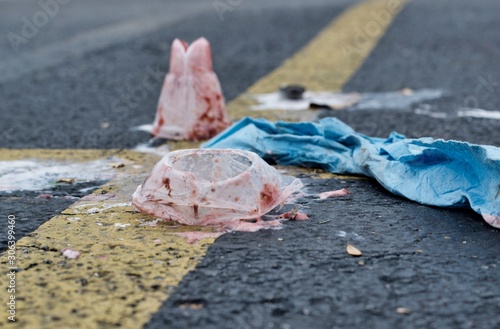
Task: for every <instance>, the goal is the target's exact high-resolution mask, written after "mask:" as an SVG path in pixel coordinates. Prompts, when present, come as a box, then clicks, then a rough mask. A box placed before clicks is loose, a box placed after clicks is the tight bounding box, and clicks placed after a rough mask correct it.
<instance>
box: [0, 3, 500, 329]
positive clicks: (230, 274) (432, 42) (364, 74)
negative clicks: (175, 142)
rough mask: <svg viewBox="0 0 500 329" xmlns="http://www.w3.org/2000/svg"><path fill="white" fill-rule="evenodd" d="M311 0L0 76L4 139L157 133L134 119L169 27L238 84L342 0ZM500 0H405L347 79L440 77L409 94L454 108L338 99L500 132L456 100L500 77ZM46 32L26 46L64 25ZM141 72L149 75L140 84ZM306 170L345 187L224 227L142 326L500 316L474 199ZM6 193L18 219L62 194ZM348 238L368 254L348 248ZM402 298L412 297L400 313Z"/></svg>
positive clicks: (181, 26)
mask: <svg viewBox="0 0 500 329" xmlns="http://www.w3.org/2000/svg"><path fill="white" fill-rule="evenodd" d="M75 3H76V2H75ZM152 3H153V1H152ZM155 3H156V2H155ZM315 3H316V4H315V5H305V4H303V5H302V6H301V5H291V4H290V3H289V2H287V1H276V2H275V4H273V5H264V2H259V3H258V5H251V4H247V3H246V2H244V3H243V4H242V5H241V7H239V8H236V9H235V10H234V11H232V12H228V13H226V16H225V20H224V21H223V22H222V23H221V22H220V21H219V18H218V16H217V15H216V14H215V13H214V12H213V10H212V9H210V8H209V9H210V11H207V12H205V13H203V14H200V15H198V16H196V18H194V19H189V20H185V21H181V22H179V23H177V24H174V25H172V26H169V28H168V29H165V30H161V31H158V32H155V33H150V34H147V35H146V36H145V37H144V38H140V39H134V40H130V41H127V42H124V43H122V44H118V45H113V46H112V47H108V48H105V49H103V50H99V51H95V52H91V53H90V54H86V55H85V56H83V57H81V58H74V59H73V60H71V61H68V62H65V63H64V64H63V65H60V66H58V67H57V68H50V69H44V70H41V71H38V72H36V73H34V74H30V75H26V76H20V77H18V78H16V79H15V80H11V81H3V82H0V94H1V95H2V96H1V97H2V120H0V131H1V132H2V133H1V134H2V138H0V147H11V148H34V147H42V148H65V147H66V148H94V147H95V148H119V147H127V148H131V147H134V146H136V145H137V144H138V143H141V142H144V141H146V140H147V139H148V138H149V136H147V134H145V133H142V132H130V129H131V128H132V127H135V126H138V125H141V124H145V123H150V122H152V119H153V116H154V111H155V106H156V101H157V97H158V95H159V87H160V84H159V82H158V81H156V82H155V80H154V76H156V75H155V74H153V75H151V74H150V71H151V70H152V71H153V72H161V73H163V74H164V73H165V72H166V70H167V64H168V63H167V58H168V49H169V43H170V41H171V40H172V39H173V38H174V37H181V38H185V39H187V40H193V39H195V38H196V37H198V36H200V35H204V36H206V37H207V38H208V39H209V40H210V41H211V42H212V47H213V49H212V51H213V53H214V62H215V70H216V72H217V73H218V75H219V77H220V80H221V82H222V86H223V89H224V92H225V95H226V98H227V99H231V98H233V97H235V96H236V95H238V94H239V93H241V92H243V91H244V90H245V89H246V88H247V87H248V86H249V85H250V84H251V83H253V82H254V81H256V80H257V79H258V78H259V77H261V76H263V75H265V74H266V73H268V72H269V71H270V70H271V69H272V68H274V67H276V66H277V65H279V64H280V62H281V61H282V60H283V59H285V58H286V57H287V56H290V55H291V54H292V53H294V52H295V51H296V50H297V49H299V48H300V47H301V46H303V45H304V44H305V43H306V42H307V41H308V40H309V39H310V38H312V37H313V36H314V34H315V33H316V32H317V31H319V30H320V28H321V27H323V26H324V25H325V24H327V23H328V22H329V21H330V20H331V19H332V18H334V17H335V16H336V15H338V14H339V13H340V12H341V11H342V10H343V9H344V8H345V6H346V3H348V1H343V2H339V3H340V4H339V5H337V4H329V5H325V4H322V1H316V2H315ZM325 3H326V1H325ZM351 3H352V2H351ZM7 4H8V5H9V6H13V4H12V3H9V2H7ZM3 5H4V4H0V6H3ZM70 5H71V4H70ZM70 5H68V6H70ZM94 5H95V6H98V4H97V3H95V4H94ZM156 5H157V6H161V5H158V4H156ZM75 6H76V5H75ZM499 6H500V5H499V4H498V2H497V1H494V0H486V1H482V2H480V3H471V2H467V1H464V0H459V1H451V0H449V1H442V2H440V3H435V2H432V1H430V0H423V1H418V2H416V1H414V2H412V3H410V4H409V5H408V6H407V7H406V8H405V10H404V11H403V12H402V13H401V14H400V16H398V17H397V18H396V21H395V23H394V25H393V26H392V27H391V29H390V30H389V31H388V33H387V34H386V35H385V36H384V38H383V39H382V40H381V42H380V43H379V45H378V46H377V48H376V49H375V51H374V52H373V53H372V55H371V56H370V58H369V59H368V60H367V61H366V63H365V64H364V65H363V66H362V68H361V69H360V71H359V72H358V73H357V74H356V75H355V76H354V77H353V78H352V79H351V81H350V82H349V83H348V84H347V86H346V87H345V90H346V91H391V90H399V89H402V88H405V87H408V88H414V89H419V88H435V89H445V90H447V91H448V92H449V94H448V96H447V97H446V98H443V99H441V100H438V101H434V102H429V103H428V104H419V105H416V107H420V108H425V109H428V110H430V111H436V112H446V113H449V117H448V118H446V119H434V118H431V117H428V116H423V115H417V114H414V113H413V112H398V111H378V112H376V113H372V112H369V111H363V112H349V111H338V112H335V115H336V116H337V117H339V118H340V119H342V120H344V121H345V122H346V123H348V124H350V125H352V126H353V127H354V128H355V129H357V130H359V131H360V132H363V133H366V134H369V135H375V136H384V137H385V136H387V135H388V133H389V132H390V131H392V130H397V131H398V132H401V133H404V134H406V135H407V136H409V137H421V136H424V135H426V136H432V137H442V138H454V139H460V140H466V141H470V142H475V143H484V144H492V145H496V146H500V134H499V131H500V121H495V120H487V119H474V118H458V117H456V116H454V113H456V111H457V110H458V109H459V108H460V107H462V106H464V104H465V103H466V101H465V100H466V99H467V97H469V96H474V90H475V88H477V86H478V85H479V84H480V80H479V77H486V78H488V77H489V76H490V75H491V76H492V78H493V81H496V82H500V71H499V67H498V65H497V62H498V58H499V56H500V40H499V35H498V33H497V32H496V31H498V30H499V29H500V26H499V25H500V22H499V21H498V19H497V14H496V13H498V11H499V9H500V8H499ZM131 10H132V9H131ZM102 11H103V12H107V11H106V8H104V7H103V10H102ZM1 12H2V13H3V11H1ZM4 15H5V14H3V15H2V17H3V16H4ZM20 15H21V14H20ZM61 15H62V16H61V17H66V16H63V13H61ZM82 15H85V14H82ZM120 15H124V16H126V15H127V13H123V14H120ZM113 19H115V20H117V19H118V18H116V17H115V18H113ZM3 21H4V22H5V20H3ZM56 22H57V20H54V23H53V24H56ZM14 23H16V22H14ZM4 24H5V23H4ZM16 24H17V25H19V20H17V23H16ZM85 24H87V23H85V22H83V21H82V28H84V27H85ZM100 24H101V23H98V22H97V23H95V26H100ZM14 25H15V24H14ZM17 25H15V27H16V28H17ZM0 26H3V27H2V32H4V31H7V30H5V29H6V27H5V26H4V25H1V24H0ZM77 27H78V26H77ZM47 31H49V30H47ZM49 32H50V31H49ZM49 32H47V34H50V37H49V36H46V37H44V35H43V34H42V33H41V32H40V36H39V37H37V38H34V39H33V43H32V44H30V46H31V45H33V46H32V47H34V46H36V44H37V43H43V42H42V40H44V38H47V42H48V41H51V40H52V41H53V40H57V39H58V38H59V37H60V36H58V35H57V34H56V35H53V34H52V32H50V33H49ZM70 32H71V31H66V33H70ZM58 33H61V32H58ZM4 42H5V41H4ZM2 52H3V50H2ZM148 68H150V69H151V70H149V69H148ZM148 77H149V78H150V79H151V80H150V81H151V82H153V83H155V85H156V87H154V88H151V89H146V90H145V91H144V89H143V90H142V91H141V86H142V85H141V84H142V81H143V79H145V78H148ZM492 90H493V91H492V92H488V93H486V94H481V95H479V96H481V97H478V107H480V108H483V109H488V110H498V109H499V108H500V85H494V84H493V89H492ZM483 92H484V90H483ZM486 95H487V96H486ZM479 98H481V99H479ZM469 100H470V98H469ZM474 105H475V104H474ZM324 114H325V115H327V114H328V113H324ZM103 123H104V124H103ZM106 123H109V124H110V125H109V128H103V127H106V126H107V124H106ZM304 182H305V183H306V184H307V185H309V188H310V190H311V192H320V191H327V190H332V189H337V188H342V187H347V188H348V189H349V190H350V191H351V192H352V194H351V195H349V196H347V197H342V198H338V199H329V200H314V199H313V198H306V199H304V200H302V201H301V202H302V206H303V210H304V211H305V212H307V213H308V214H309V215H310V217H311V220H310V221H304V222H288V223H287V224H286V227H285V228H284V229H283V230H280V231H261V232H256V233H234V234H227V235H224V236H222V237H221V238H219V239H218V240H217V242H216V243H215V244H214V245H213V246H212V247H210V249H209V251H208V254H207V256H206V257H205V258H204V259H203V261H202V262H201V263H200V265H199V266H198V267H197V269H196V270H195V271H193V272H191V273H190V274H188V275H187V276H186V277H185V279H184V280H183V282H182V283H181V284H180V285H179V287H178V289H177V290H176V292H175V293H174V294H173V295H172V296H171V297H170V299H169V300H168V301H167V302H166V303H165V305H164V306H163V307H162V309H161V310H160V311H159V312H158V313H156V314H155V316H154V317H153V318H152V320H151V321H150V323H149V324H148V325H147V326H146V327H147V328H163V327H168V328H283V329H286V328H381V329H382V328H500V319H499V316H498V314H500V284H499V278H500V256H498V249H499V248H498V247H499V246H498V244H499V238H498V235H499V234H500V231H499V230H495V229H493V228H491V227H489V226H487V225H486V224H485V223H483V222H482V220H481V218H480V217H479V216H478V215H476V214H475V213H473V212H468V211H455V210H445V209H436V208H431V207H425V206H421V205H418V204H415V203H411V202H408V201H406V200H403V199H401V198H398V197H395V196H392V195H390V194H388V193H387V192H386V191H384V190H383V189H382V188H380V187H379V185H378V184H377V183H376V182H374V181H372V180H350V179H346V180H344V181H341V180H333V179H332V180H327V181H316V180H312V179H309V178H307V177H305V178H304ZM67 192H68V193H70V194H71V191H67ZM0 202H1V203H2V207H1V214H0V215H1V216H2V218H6V217H7V216H8V215H9V214H11V213H12V212H15V215H16V216H18V217H20V218H28V219H30V220H29V221H20V222H19V226H20V227H24V228H22V229H21V230H20V231H19V232H22V234H25V233H27V232H28V231H30V230H33V229H34V228H35V227H36V226H37V225H39V224H40V223H41V222H43V221H44V220H47V219H49V218H50V217H51V216H52V215H53V214H56V213H58V212H59V211H60V210H62V209H64V208H65V207H66V206H67V204H66V203H65V202H67V201H65V200H64V199H52V200H48V201H47V200H40V199H35V195H34V194H29V193H24V194H23V193H16V194H15V196H9V197H7V196H0ZM7 204H8V206H6V205H7ZM18 214H19V215H18ZM35 220H36V221H37V222H36V223H33V221H35ZM28 222H30V225H29V226H28V225H27V224H25V223H28ZM323 222H324V223H323ZM320 223H322V224H320ZM33 224H34V225H33ZM23 225H25V226H23ZM341 231H343V232H345V237H342V235H344V234H343V233H342V232H341ZM348 242H350V243H352V244H354V245H355V246H357V247H358V248H359V249H361V250H362V252H363V256H361V257H359V258H354V257H351V256H349V255H347V254H346V252H345V245H346V244H347V243H348ZM360 261H361V262H363V263H364V265H361V264H360V263H359V262H360ZM398 307H405V308H407V309H409V310H411V313H410V314H406V315H405V314H399V313H397V312H396V309H397V308H398Z"/></svg>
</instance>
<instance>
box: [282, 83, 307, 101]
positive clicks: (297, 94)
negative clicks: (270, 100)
mask: <svg viewBox="0 0 500 329" xmlns="http://www.w3.org/2000/svg"><path fill="white" fill-rule="evenodd" d="M305 91H306V88H304V87H302V86H299V85H287V86H282V87H280V92H281V96H282V97H284V98H286V99H293V100H297V99H301V98H302V96H303V95H304V92H305Z"/></svg>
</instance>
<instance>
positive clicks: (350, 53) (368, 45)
mask: <svg viewBox="0 0 500 329" xmlns="http://www.w3.org/2000/svg"><path fill="white" fill-rule="evenodd" d="M406 2H407V0H372V1H366V2H361V3H360V4H358V5H356V6H353V7H351V8H349V9H348V10H347V11H346V12H344V13H343V14H342V15H341V16H340V17H338V18H337V19H336V20H334V21H332V22H331V23H330V24H329V25H328V26H327V27H326V28H325V29H324V30H323V31H321V32H320V33H319V34H318V36H317V37H316V38H314V39H313V40H311V41H310V42H309V43H308V44H307V45H306V46H305V47H304V48H303V49H302V50H300V51H299V52H297V53H296V54H295V55H294V56H292V57H291V58H289V59H287V60H286V61H285V62H284V63H283V64H282V65H281V66H280V67H278V68H277V69H275V70H274V71H272V72H271V73H270V74H268V75H266V76H265V77H263V78H262V79H260V80H259V81H257V82H256V83H255V84H254V85H252V86H251V87H250V88H249V89H248V90H247V91H246V92H245V93H244V94H242V95H240V96H239V97H238V98H237V99H235V100H234V101H233V102H232V103H231V104H230V106H229V113H230V115H231V118H232V119H240V118H242V117H244V116H261V117H265V118H268V119H271V120H277V119H279V120H285V121H303V120H305V119H309V120H311V119H314V118H315V117H316V113H317V112H315V111H288V112H285V111H282V110H275V111H273V110H269V111H258V112H255V111H252V110H251V109H250V106H252V105H255V104H256V103H255V101H254V100H253V97H252V95H253V94H261V93H270V92H274V91H277V90H278V89H279V87H280V86H282V85H287V84H300V85H303V86H304V87H306V89H307V90H310V91H338V90H341V89H342V87H343V86H344V85H345V84H346V83H347V81H349V79H350V78H351V77H352V76H353V75H354V73H356V71H357V70H358V69H359V68H360V66H361V65H362V64H363V62H364V61H365V60H366V58H367V57H368V56H369V55H370V53H371V52H372V50H373V49H374V48H375V46H376V45H377V43H378V41H379V40H380V38H381V37H382V36H383V35H384V33H385V32H386V30H387V28H388V27H389V26H390V24H391V23H392V21H393V19H394V17H395V16H396V15H397V14H398V13H399V12H400V11H401V9H402V8H403V7H404V5H405V4H406Z"/></svg>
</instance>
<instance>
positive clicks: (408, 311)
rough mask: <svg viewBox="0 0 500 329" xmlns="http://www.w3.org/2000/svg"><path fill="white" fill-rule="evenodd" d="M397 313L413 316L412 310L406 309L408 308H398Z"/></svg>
mask: <svg viewBox="0 0 500 329" xmlns="http://www.w3.org/2000/svg"><path fill="white" fill-rule="evenodd" d="M396 313H398V314H405V315H408V314H411V310H410V309H409V308H406V307H398V308H396Z"/></svg>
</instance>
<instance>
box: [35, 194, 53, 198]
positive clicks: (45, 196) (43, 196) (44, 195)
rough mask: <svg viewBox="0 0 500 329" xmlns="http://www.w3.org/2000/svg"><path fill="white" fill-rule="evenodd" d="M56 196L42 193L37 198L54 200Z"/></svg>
mask: <svg viewBox="0 0 500 329" xmlns="http://www.w3.org/2000/svg"><path fill="white" fill-rule="evenodd" d="M53 197H54V196H53V195H52V194H48V193H42V194H39V195H38V196H37V198H38V199H52V198H53Z"/></svg>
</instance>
